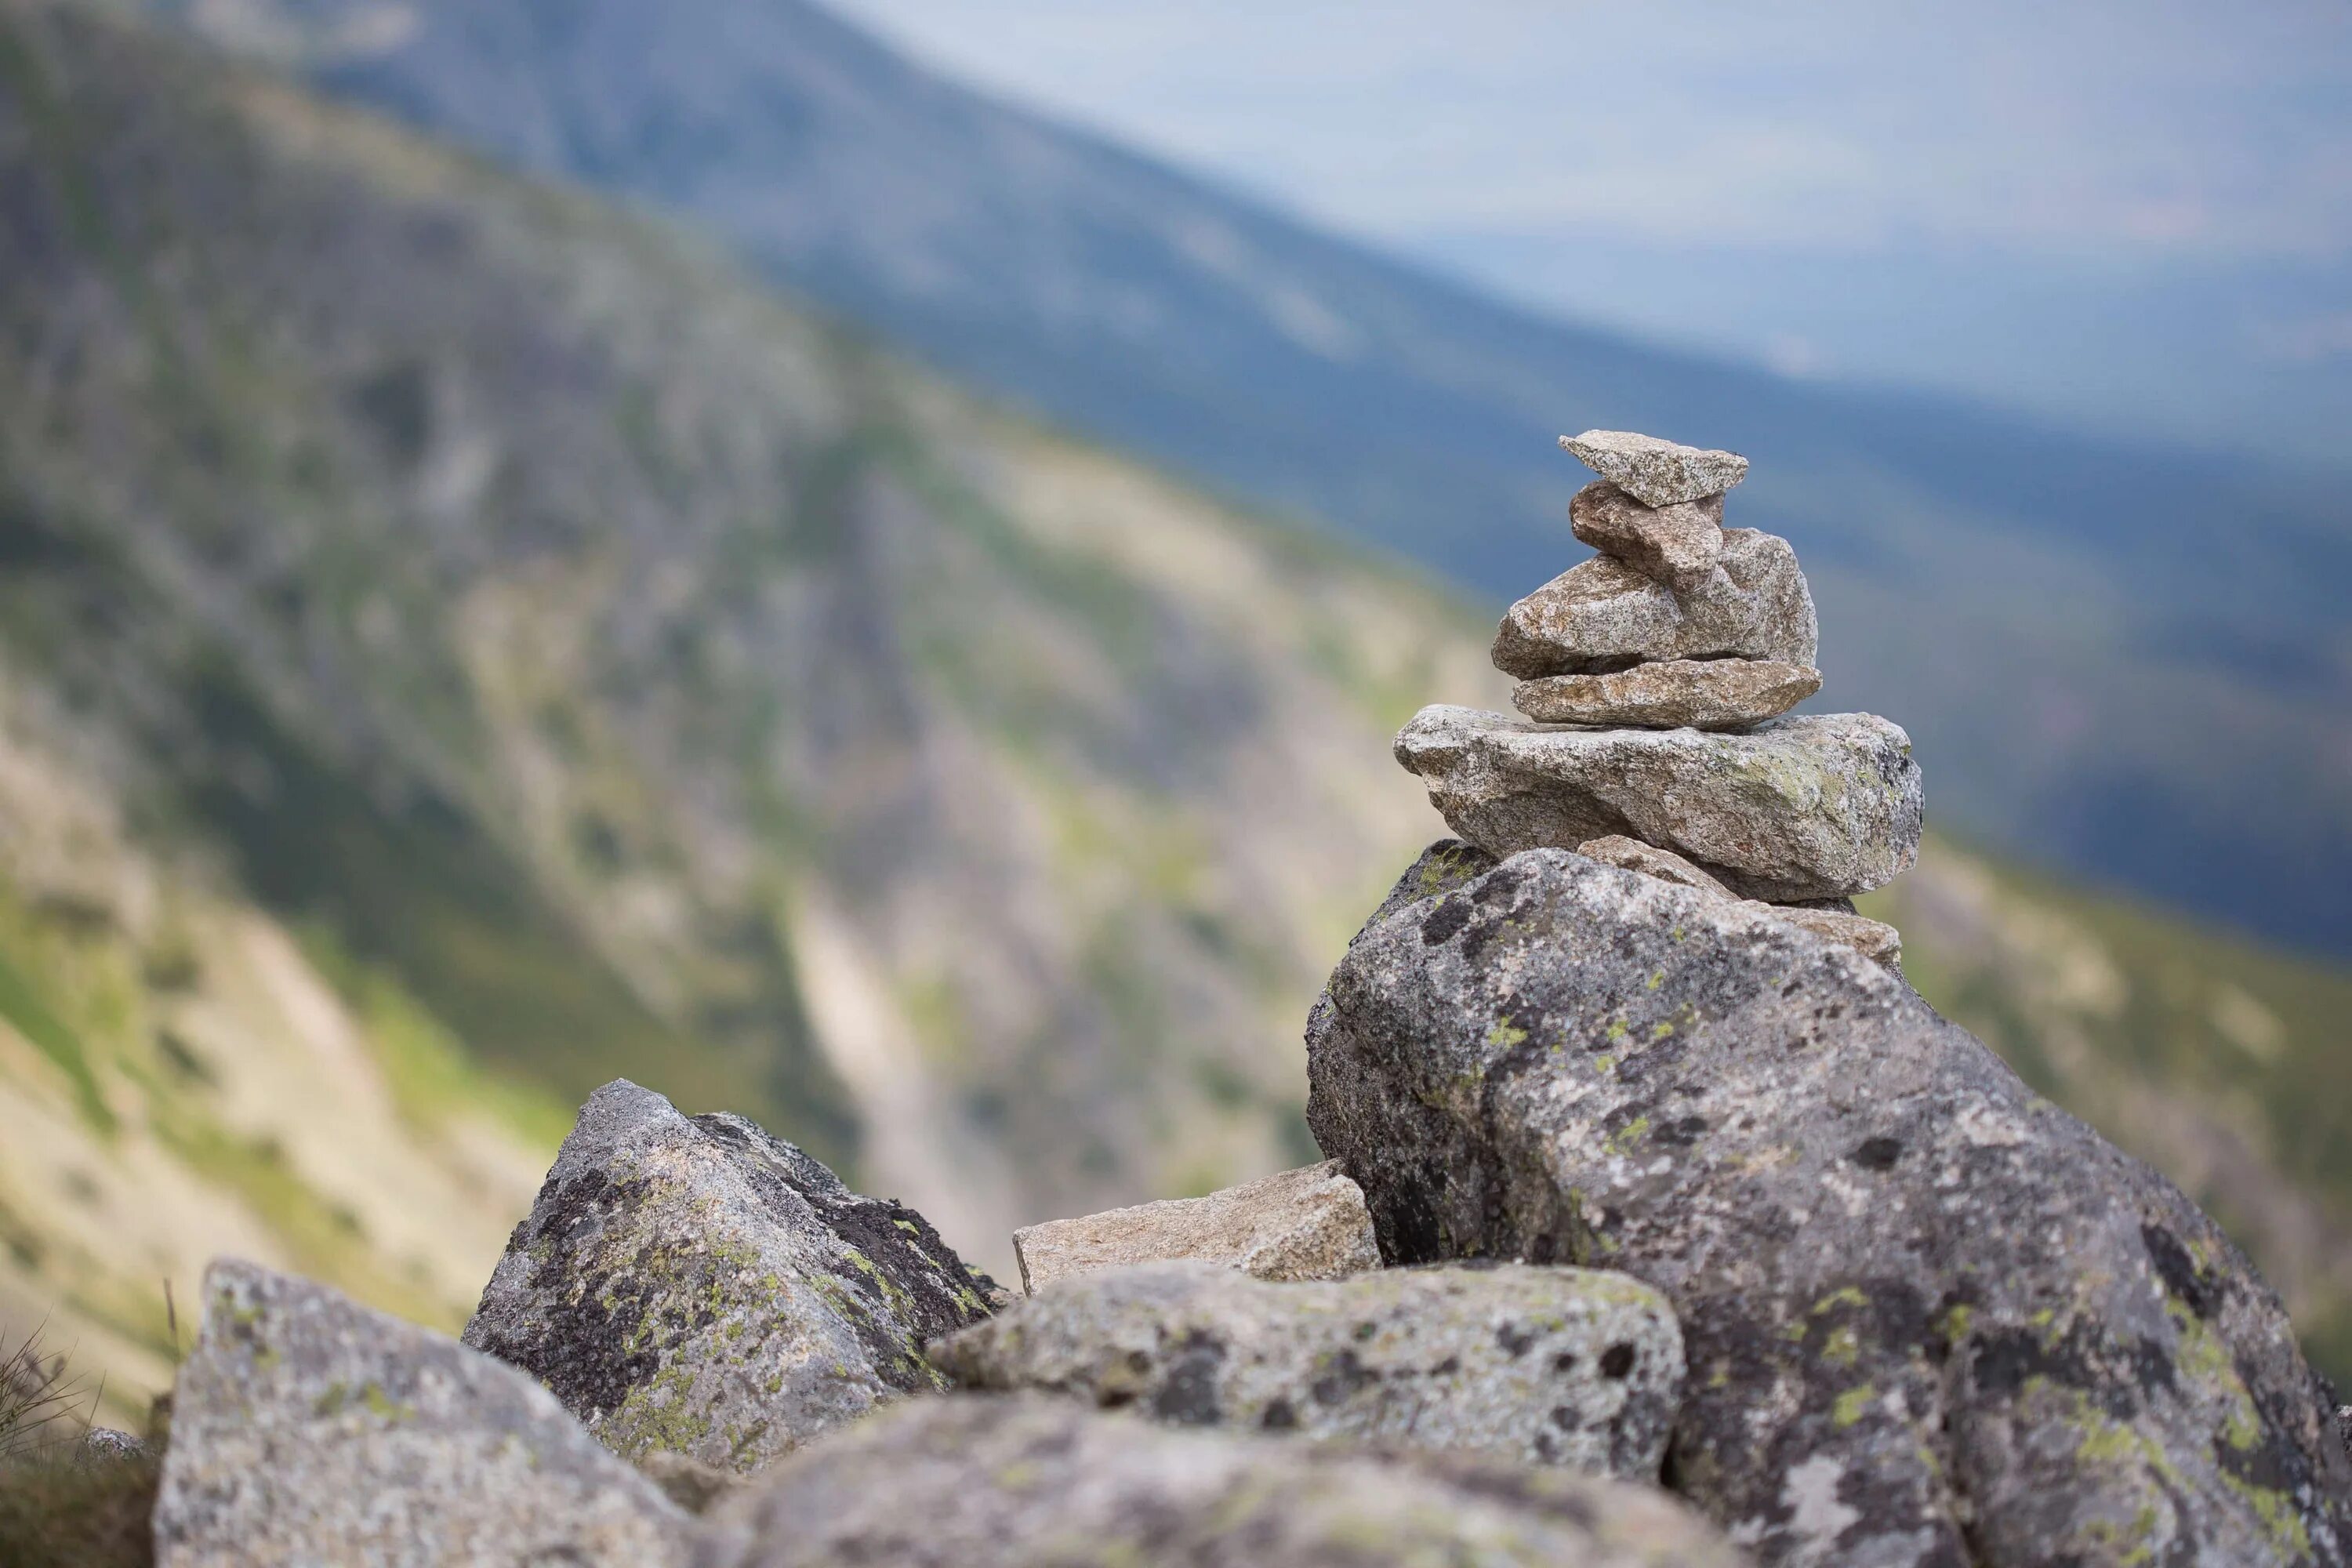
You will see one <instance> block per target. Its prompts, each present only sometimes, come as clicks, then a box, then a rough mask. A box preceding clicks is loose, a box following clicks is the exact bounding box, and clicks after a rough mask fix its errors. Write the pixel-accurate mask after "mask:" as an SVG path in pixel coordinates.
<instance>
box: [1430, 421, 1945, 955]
mask: <svg viewBox="0 0 2352 1568" xmlns="http://www.w3.org/2000/svg"><path fill="white" fill-rule="evenodd" d="M1560 445H1561V446H1563V447H1566V448H1568V450H1569V451H1570V452H1571V453H1573V454H1575V455H1576V456H1577V457H1578V458H1581V459H1582V460H1583V461H1584V462H1585V463H1586V464H1587V465H1589V466H1590V467H1591V468H1593V469H1594V470H1595V471H1596V472H1598V473H1599V474H1600V475H1601V478H1600V479H1597V480H1595V481H1594V482H1593V483H1591V484H1589V485H1587V486H1585V487H1584V489H1581V490H1579V491H1578V492H1577V494H1576V497H1575V499H1574V500H1572V501H1571V502H1570V505H1569V518H1570V525H1571V527H1572V528H1573V529H1574V531H1575V533H1576V537H1577V538H1579V539H1580V540H1582V541H1583V542H1585V543H1587V544H1590V545H1591V546H1592V547H1593V548H1594V549H1596V550H1598V551H1600V552H1601V553H1600V554H1598V555H1596V556H1594V557H1593V558H1592V559H1591V560H1590V561H1586V562H1584V563H1581V564H1580V565H1577V566H1573V567H1570V569H1569V570H1568V571H1566V572H1563V573H1561V574H1559V576H1557V577H1555V578H1553V579H1552V580H1551V581H1550V582H1549V583H1547V584H1544V585H1543V586H1542V587H1540V588H1538V589H1537V590H1536V591H1535V592H1534V593H1532V594H1529V595H1528V596H1527V597H1525V598H1523V599H1521V600H1519V601H1518V603H1517V604H1515V605H1512V606H1511V607H1510V610H1509V612H1508V613H1507V614H1506V615H1505V616H1504V617H1503V624H1502V626H1501V629H1500V630H1498V631H1497V632H1496V636H1495V648H1494V659H1495V665H1496V668H1498V669H1500V670H1502V671H1503V672H1504V673H1505V674H1506V675H1511V676H1516V677H1517V678H1518V679H1519V685H1518V689H1517V691H1516V692H1514V693H1513V695H1512V701H1513V703H1514V704H1515V705H1516V706H1517V708H1518V710H1519V711H1520V712H1521V713H1523V714H1525V715H1526V718H1525V719H1523V720H1522V719H1513V718H1511V717H1509V716H1508V715H1506V714H1500V713H1488V712H1482V711H1480V710H1476V709H1472V708H1459V707H1453V706H1448V705H1439V706H1434V707H1430V708H1425V709H1423V710H1422V711H1421V712H1420V713H1419V714H1417V715H1416V716H1415V717H1414V718H1413V720H1412V722H1411V723H1409V724H1407V725H1406V726H1405V728H1404V730H1403V732H1402V733H1401V734H1400V735H1398V737H1397V742H1396V757H1397V761H1398V762H1399V763H1402V764H1403V765H1404V767H1405V768H1406V769H1407V770H1408V771H1410V772H1412V773H1416V774H1418V775H1419V776H1420V777H1421V778H1422V780H1423V783H1425V784H1427V785H1428V788H1429V797H1430V801H1431V803H1432V804H1433V805H1435V806H1436V807H1437V809H1438V810H1439V811H1440V812H1441V813H1442V814H1444V817H1445V820H1446V822H1447V823H1448V824H1450V825H1451V826H1453V828H1454V831H1455V832H1457V833H1459V834H1461V835H1462V837H1465V838H1466V839H1468V840H1469V841H1470V842H1472V843H1473V844H1475V845H1477V846H1478V847H1480V848H1482V849H1485V850H1487V851H1488V852H1490V853H1492V854H1496V855H1509V854H1514V853H1517V851H1519V850H1523V849H1538V848H1558V849H1574V850H1577V851H1579V852H1580V853H1582V854H1584V855H1586V856H1587V857H1588V858H1594V859H1601V860H1605V861H1607V862H1608V863H1610V864H1612V865H1615V866H1619V867H1622V868H1625V869H1628V870H1634V871H1640V872H1643V873H1644V874H1646V875H1649V876H1654V877H1658V878H1661V879H1664V880H1666V881H1670V882H1675V883H1677V884H1679V885H1681V886H1684V887H1690V888H1696V889H1701V890H1702V891H1706V892H1708V893H1712V894H1715V895H1717V896H1720V897H1722V898H1726V899H1731V900H1761V901H1766V902H1769V903H1770V904H1772V905H1774V906H1780V907H1782V908H1780V909H1778V910H1776V912H1779V913H1781V914H1782V916H1783V918H1786V919H1789V920H1790V921H1793V922H1794V923H1797V924H1801V925H1803V926H1806V927H1807V928H1808V929H1811V930H1812V931H1814V932H1815V933H1816V934H1818V935H1822V936H1826V937H1828V938H1830V939H1832V940H1833V941H1837V942H1844V943H1846V944H1847V945H1849V946H1852V947H1854V948H1856V949H1857V950H1859V951H1861V952H1864V953H1865V954H1867V955H1868V956H1870V957H1872V958H1874V959H1877V960H1878V961H1879V962H1881V963H1888V964H1890V965H1892V964H1894V963H1896V962H1897V961H1898V959H1899V955H1900V952H1901V943H1900V940H1899V939H1898V938H1897V937H1896V936H1895V932H1894V931H1893V930H1892V929H1891V928H1889V927H1887V926H1885V925H1883V924H1880V923H1879V922H1877V921H1864V920H1863V919H1861V918H1860V917H1859V916H1857V915H1855V914H1854V913H1853V909H1852V906H1851V905H1849V904H1846V903H1844V902H1843V900H1848V899H1850V898H1852V897H1853V895H1854V894H1856V893H1862V892H1867V891H1869V890H1870V889H1874V888H1877V887H1881V886H1884V885H1885V883H1887V882H1889V881H1891V880H1893V879H1895V877H1897V876H1899V875H1901V874H1902V873H1903V872H1904V871H1906V870H1907V869H1909V868H1910V866H1911V864H1912V862H1913V861H1914V860H1915V859H1916V858H1917V856H1918V849H1919V826H1920V817H1921V794H1920V780H1919V769H1918V765H1917V764H1916V763H1914V762H1913V761H1912V760H1911V740H1910V737H1909V736H1908V735H1906V734H1905V733H1904V732H1903V731H1902V730H1901V729H1900V728H1899V727H1897V726H1896V725H1894V724H1891V723H1889V722H1887V721H1885V720H1884V719H1881V718H1878V717H1876V716H1875V715H1874V714H1868V713H1828V714H1814V715H1808V716H1804V717H1801V718H1790V717H1786V716H1785V715H1787V714H1788V712H1789V710H1790V709H1791V708H1793V707H1795V706H1796V705H1797V704H1798V703H1799V702H1801V701H1803V700H1805V699H1806V698H1808V697H1811V695H1812V694H1813V693H1814V692H1816V691H1818V690H1820V689H1821V685H1822V676H1821V671H1820V670H1819V669H1818V668H1815V666H1814V660H1815V658H1817V657H1818V644H1819V631H1818V628H1817V625H1816V622H1815V619H1814V615H1813V597H1812V593H1811V590H1810V589H1809V588H1808V587H1807V585H1806V583H1805V574H1804V573H1803V572H1801V571H1800V570H1799V569H1798V566H1797V553H1796V552H1795V551H1794V550H1792V549H1791V548H1790V545H1789V542H1788V541H1787V540H1785V539H1781V538H1779V537H1777V536H1775V535H1772V534H1769V533H1762V532H1759V531H1756V530H1755V529H1749V528H1732V529H1727V528H1725V527H1724V526H1723V511H1724V500H1725V497H1726V495H1727V492H1729V490H1730V489H1732V487H1733V486H1735V485H1737V484H1738V483H1739V481H1740V480H1741V479H1745V478H1746V477H1747V475H1748V459H1747V458H1742V457H1740V456H1738V454H1737V453H1732V452H1718V451H1703V450H1701V449H1699V448H1697V447H1681V446H1676V445H1675V443H1673V442H1671V441H1662V440H1659V439H1657V438H1656V437H1650V436H1637V435H1633V434H1631V433H1629V432H1625V431H1619V430H1588V431H1586V432H1585V433H1584V434H1583V435H1581V436H1563V437H1560ZM1807 906H1810V907H1807Z"/></svg>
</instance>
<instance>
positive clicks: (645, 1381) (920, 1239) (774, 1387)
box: [466, 1079, 994, 1473]
mask: <svg viewBox="0 0 2352 1568" xmlns="http://www.w3.org/2000/svg"><path fill="white" fill-rule="evenodd" d="M992 1289H994V1286H993V1284H992V1281H990V1280H989V1279H988V1278H987V1276H985V1275H982V1274H977V1273H974V1272H973V1271H972V1270H971V1269H969V1268H965V1267H964V1265H963V1262H962V1260H961V1259H960V1258H957V1257H956V1255H955V1254H954V1252H952V1251H951V1250H950V1249H949V1247H948V1246H947V1244H946V1243H945V1242H943V1241H941V1240H940V1236H939V1233H938V1232H937V1231H935V1230H933V1229H932V1228H931V1227H930V1226H929V1224H927V1223H926V1222H925V1221H924V1219H923V1217H922V1215H919V1214H917V1213H915V1212H914V1211H913V1210H912V1209H909V1208H907V1207H905V1206H903V1205H898V1204H895V1203H888V1202H885V1201H883V1200H881V1199H878V1198H869V1197H863V1196H861V1195H859V1194H856V1193H853V1192H851V1191H850V1190H849V1189H848V1188H847V1187H846V1186H845V1185H843V1184H842V1182H841V1179H840V1178H839V1177H837V1176H835V1174H834V1173H832V1172H831V1171H829V1170H827V1169H825V1168H824V1165H822V1164H820V1163H818V1162H816V1161H814V1160H813V1159H811V1158H809V1156H808V1155H806V1154H804V1153H803V1152H801V1151H800V1150H798V1149H796V1148H794V1147H793V1145H791V1144H790V1143H787V1142H783V1141H782V1139H780V1138H773V1137H771V1136H770V1135H769V1134H768V1133H766V1132H764V1131H761V1130H760V1128H758V1127H757V1126H755V1125H753V1124H752V1123H751V1122H749V1121H744V1120H743V1119H742V1118H741V1117H740V1116H727V1115H710V1116H690V1117H689V1116H682V1115H680V1114H679V1113H678V1112H677V1110H676V1109H675V1108H673V1107H672V1106H671V1104H670V1102H669V1101H668V1100H665V1099H663V1098H662V1097H661V1096H660V1095H658V1094H656V1093H654V1092H653V1091H652V1090H650V1089H640V1088H638V1087H637V1086H636V1085H635V1084H633V1083H630V1082H627V1081H626V1080H625V1079H624V1080H617V1081H615V1082H613V1083H608V1084H606V1085H605V1086H604V1088H602V1089H598V1090H597V1091H596V1092H595V1093H594V1094H593V1095H592V1096H590V1097H589V1100H588V1103H587V1104H586V1105H585V1106H583V1107H582V1109H581V1111H580V1121H579V1123H578V1125H576V1126H574V1127H573V1128H572V1135H571V1136H570V1137H568V1138H566V1139H565V1140H564V1141H563V1147H562V1151H561V1152H559V1153H558V1154H557V1156H556V1161H555V1168H554V1169H553V1170H551V1171H550V1172H549V1173H548V1176H547V1183H546V1184H545V1185H544V1186H542V1187H541V1189H540V1193H539V1201H538V1202H537V1203H536V1204H534V1205H532V1207H531V1211H530V1217H528V1218H527V1219H525V1220H524V1221H523V1222H522V1224H521V1225H520V1226H516V1227H515V1232H514V1237H513V1238H512V1239H511V1240H510V1241H509V1242H508V1244H507V1253H506V1256H505V1257H504V1258H501V1259H500V1260H499V1267H498V1271H497V1272H496V1273H495V1274H493V1275H492V1276H491V1277H490V1283H489V1288H488V1289H486V1290H484V1291H483V1292H482V1303H481V1306H480V1307H479V1308H478V1310H476V1311H475V1313H474V1321H472V1322H470V1323H468V1324H467V1325H466V1342H467V1344H469V1345H472V1346H474V1347H476V1348H477V1349H479V1350H483V1351H487V1352H489V1353H490V1354H492V1355H495V1356H498V1357H499V1358H500V1359H501V1360H504V1361H508V1362H511V1363H514V1364H515V1365H517V1366H519V1367H521V1368H522V1369H523V1370H524V1371H526V1372H528V1373H530V1374H531V1375H533V1376H534V1377H537V1378H539V1379H540V1380H541V1382H543V1383H544V1384H547V1386H548V1387H549V1388H550V1389H551V1390H552V1391H553V1392H554V1394H555V1395H556V1397H557V1398H559V1399H561V1400H562V1401H563V1403H564V1405H565V1406H566V1407H567V1408H569V1409H570V1410H571V1411H572V1414H573V1415H576V1416H578V1417H579V1418H580V1419H581V1420H582V1421H583V1422H584V1423H586V1425H587V1426H588V1428H589V1430H590V1431H592V1432H593V1433H595V1434H596V1436H598V1437H599V1438H601V1439H603V1441H604V1444H605V1445H606V1446H607V1447H611V1448H612V1449H614V1451H615V1452H617V1453H619V1454H621V1455H623V1456H624V1457H625V1458H630V1459H637V1460H641V1459H643V1458H646V1456H647V1455H649V1454H653V1453H659V1452H667V1453H674V1454H682V1455H684V1456H686V1457H687V1458H690V1459H693V1460H696V1461H698V1463H701V1464H704V1465H709V1466H711V1467H713V1468H719V1469H725V1470H734V1471H740V1472H744V1473H749V1472H750V1471H751V1470H754V1469H757V1468H759V1467H760V1466H761V1465H762V1464H764V1463H766V1462H767V1461H769V1460H770V1459H772V1458H775V1457H776V1456H778V1455H780V1454H784V1453H788V1452H790V1451H791V1450H792V1449H793V1448H794V1447H797V1446H798V1445H799V1444H800V1443H802V1442H803V1441H804V1440H806V1439H808V1438H810V1437H812V1436H815V1435H816V1434H818V1433H820V1432H824V1431H826V1430H828V1429H830V1428H832V1427H835V1426H841V1425H844V1424H845V1423H847V1422H850V1421H853V1420H855V1419H856V1418H857V1417H858V1416H860V1415H865V1414H866V1412H868V1411H870V1410H872V1409H873V1408H874V1407H875V1406H877V1405H883V1404H887V1403H888V1402H889V1401H891V1400H893V1399H896V1398H898V1397H899V1396H900V1395H902V1394H914V1393H929V1392H933V1391H936V1390H937V1389H938V1388H939V1387H940V1377H939V1374H938V1373H937V1372H935V1371H934V1370H933V1369H932V1367H931V1365H930V1363H928V1362H926V1361H924V1360H923V1356H922V1347H923V1344H924V1342H926V1341H928V1340H930V1339H932V1338H934V1337H935V1336H937V1335H940V1334H943V1333H946V1332H948V1331H950V1330H952V1329H959V1328H961V1327H963V1326H964V1325H965V1324H967V1323H971V1322H976V1321H979V1320H980V1319H982V1318H984V1317H986V1316H987V1315H988V1310H989V1309H988V1297H989V1293H990V1292H991V1291H992Z"/></svg>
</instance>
